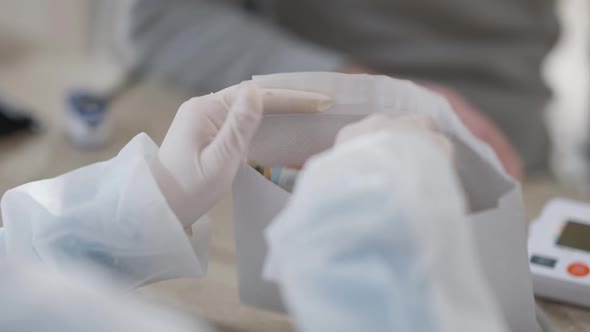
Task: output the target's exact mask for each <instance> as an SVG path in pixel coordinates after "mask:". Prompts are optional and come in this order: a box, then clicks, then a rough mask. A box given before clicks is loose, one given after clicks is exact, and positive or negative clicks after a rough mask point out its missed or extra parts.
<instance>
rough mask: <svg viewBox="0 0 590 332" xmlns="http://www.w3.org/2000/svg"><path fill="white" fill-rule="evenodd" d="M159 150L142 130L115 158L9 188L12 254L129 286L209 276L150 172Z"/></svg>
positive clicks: (7, 239) (8, 249)
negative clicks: (91, 272)
mask: <svg viewBox="0 0 590 332" xmlns="http://www.w3.org/2000/svg"><path fill="white" fill-rule="evenodd" d="M157 151H158V147H157V145H156V144H155V143H154V142H153V141H152V140H151V139H150V138H149V137H148V136H147V135H145V134H140V135H138V136H136V137H135V138H134V139H133V140H132V141H131V142H130V143H129V144H128V145H127V146H125V147H124V148H123V149H122V150H121V152H120V153H119V154H118V155H117V156H116V157H115V158H113V159H111V160H109V161H106V162H101V163H97V164H93V165H90V166H87V167H83V168H80V169H78V170H75V171H72V172H70V173H67V174H64V175H62V176H59V177H56V178H54V179H48V180H42V181H38V182H32V183H28V184H25V185H23V186H20V187H17V188H15V189H12V190H10V191H8V192H7V193H6V194H5V195H4V197H3V198H2V201H1V203H0V204H1V205H0V206H1V210H2V211H1V212H2V219H3V222H4V229H3V231H2V233H3V241H2V240H0V242H4V250H5V259H7V260H19V259H22V260H32V261H36V262H42V263H43V264H47V265H49V266H51V267H54V268H56V269H58V270H64V271H65V270H67V269H68V268H69V267H76V268H79V267H85V268H90V269H93V270H97V272H100V273H103V274H106V275H107V276H108V277H109V278H111V279H114V280H117V281H118V282H120V283H121V285H122V286H123V287H125V288H132V287H137V286H141V285H144V284H147V283H151V282H155V281H158V280H163V279H170V278H176V277H198V276H201V275H203V274H204V273H205V271H206V266H207V261H206V259H202V257H201V259H199V255H197V254H198V253H195V252H194V251H193V248H192V246H191V242H190V241H189V239H188V238H187V235H186V234H185V232H184V230H183V228H182V226H181V224H180V222H179V221H178V220H177V218H176V216H175V215H174V213H173V212H172V210H171V209H170V207H169V206H168V204H167V202H166V200H165V198H164V197H163V195H162V194H161V192H160V190H159V188H158V186H157V184H156V181H155V180H154V178H153V176H152V173H151V171H150V163H151V162H152V160H154V158H156V156H157ZM0 236H2V235H0ZM0 244H1V243H0ZM0 251H2V250H0Z"/></svg>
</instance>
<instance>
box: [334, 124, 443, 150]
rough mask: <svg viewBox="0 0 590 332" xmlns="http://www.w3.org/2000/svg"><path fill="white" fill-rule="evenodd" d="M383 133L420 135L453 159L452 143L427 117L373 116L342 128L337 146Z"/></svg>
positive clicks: (337, 137) (337, 138) (337, 139)
mask: <svg viewBox="0 0 590 332" xmlns="http://www.w3.org/2000/svg"><path fill="white" fill-rule="evenodd" d="M381 131H396V132H415V133H419V134H421V135H423V136H424V137H426V138H427V139H428V140H430V141H431V142H432V144H433V145H434V146H436V147H438V149H439V150H440V151H442V152H443V153H444V154H445V156H447V157H448V158H449V159H451V160H452V159H453V146H452V144H451V142H450V141H449V140H448V139H447V138H446V137H445V136H444V135H443V134H441V133H440V132H439V131H438V129H437V128H436V125H435V123H434V121H433V120H432V119H431V118H429V117H426V116H402V117H393V116H390V115H384V114H373V115H371V116H368V117H366V118H365V119H364V120H362V121H360V122H357V123H353V124H351V125H348V126H346V127H344V128H342V129H341V130H340V132H338V135H337V136H336V143H335V145H339V144H342V143H344V142H347V141H350V140H353V139H356V138H358V137H362V136H364V135H369V134H374V133H378V132H381Z"/></svg>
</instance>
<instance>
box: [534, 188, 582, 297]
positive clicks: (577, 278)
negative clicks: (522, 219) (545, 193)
mask: <svg viewBox="0 0 590 332" xmlns="http://www.w3.org/2000/svg"><path fill="white" fill-rule="evenodd" d="M528 249H529V263H530V267H531V272H532V275H533V288H534V292H535V295H537V296H539V297H545V298H549V299H553V300H557V301H561V302H567V303H572V304H576V305H581V306H585V307H590V204H587V203H581V202H576V201H571V200H565V199H554V200H552V201H551V202H549V203H548V204H547V205H545V208H544V209H543V211H542V212H541V215H540V216H539V217H538V218H537V219H536V220H535V221H533V223H532V224H531V226H530V229H529V240H528Z"/></svg>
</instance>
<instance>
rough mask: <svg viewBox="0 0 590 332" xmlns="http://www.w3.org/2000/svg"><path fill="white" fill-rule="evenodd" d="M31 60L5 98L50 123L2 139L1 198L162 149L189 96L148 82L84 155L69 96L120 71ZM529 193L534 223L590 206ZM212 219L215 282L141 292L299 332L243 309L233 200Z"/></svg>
mask: <svg viewBox="0 0 590 332" xmlns="http://www.w3.org/2000/svg"><path fill="white" fill-rule="evenodd" d="M27 54H28V55H26V56H24V55H22V54H16V55H15V54H3V53H2V52H0V92H3V93H8V94H10V95H12V96H14V97H16V98H18V99H20V100H22V101H24V102H25V103H26V105H28V106H30V107H31V108H32V109H34V110H35V111H36V112H37V114H38V115H39V116H40V117H41V118H42V119H43V120H44V124H45V125H46V128H45V131H44V132H43V133H42V134H41V135H38V136H34V137H31V136H27V135H24V136H23V135H21V136H15V137H12V138H9V139H6V138H3V139H0V194H1V193H3V192H4V191H5V190H7V189H10V188H12V187H14V186H16V185H19V184H22V183H25V182H28V181H31V180H35V179H42V178H47V177H52V176H55V175H58V174H61V173H63V172H66V171H69V170H72V169H74V168H77V167H80V166H83V165H87V164H90V163H93V162H96V161H100V160H105V159H108V158H111V157H113V156H114V155H115V154H116V153H117V152H118V151H119V149H120V148H121V147H123V146H124V145H125V143H127V142H128V141H129V140H130V139H131V138H132V137H133V136H134V135H136V134H138V133H140V132H142V131H143V132H146V133H148V134H149V135H150V136H151V137H152V138H153V139H154V140H155V141H156V142H160V141H161V140H162V138H163V137H164V134H165V131H166V129H167V127H168V125H169V124H170V121H171V120H172V117H173V115H174V113H175V110H176V109H177V108H178V106H179V105H180V103H181V102H182V101H183V100H185V99H186V98H187V97H188V95H182V94H179V93H178V92H177V91H174V90H172V89H171V88H170V87H168V86H164V85H161V84H158V83H155V82H143V83H141V84H139V85H138V86H136V87H134V88H133V89H131V90H130V91H129V92H128V93H126V94H125V95H124V96H123V97H122V98H121V99H120V100H118V101H117V102H116V103H115V104H114V105H113V106H112V119H113V120H114V133H113V137H112V140H111V142H110V143H109V144H108V145H107V146H106V147H104V148H101V149H97V150H79V149H77V148H76V147H74V146H72V145H71V144H70V143H69V141H68V140H67V139H66V138H65V135H64V130H63V126H62V123H63V114H64V111H65V109H64V102H63V96H64V93H65V92H66V91H68V89H71V88H73V87H81V86H82V87H90V88H94V89H98V90H101V89H104V88H105V87H107V86H109V85H111V84H112V82H113V81H114V80H116V79H117V78H118V75H120V70H119V68H117V67H116V66H113V65H109V64H106V63H100V62H98V61H91V60H90V59H88V58H85V57H82V56H74V55H65V54H51V53H34V54H33V55H31V54H30V53H27ZM524 194H525V202H526V207H527V215H528V217H529V219H530V218H532V217H534V216H536V214H537V213H538V212H539V210H540V209H541V207H542V206H543V204H544V203H545V202H546V201H547V200H549V199H551V198H552V197H558V196H559V197H570V198H575V199H580V200H584V201H590V196H582V195H578V194H576V193H573V192H570V191H568V190H567V189H564V188H561V187H559V186H558V185H557V184H556V183H555V182H554V181H552V180H551V179H550V178H547V177H537V178H531V179H527V181H526V183H525V184H524ZM210 217H211V218H212V219H213V221H214V239H213V250H212V259H211V263H210V270H209V275H208V276H207V277H206V278H204V279H201V280H172V281H166V282H160V283H157V284H154V285H150V286H147V287H144V288H142V289H140V290H139V291H138V293H140V294H141V295H142V296H146V297H154V296H156V297H158V298H164V299H167V300H170V301H173V302H175V303H178V304H179V305H180V306H181V308H184V310H186V311H187V312H189V313H194V314H195V315H198V316H200V317H204V318H205V319H207V320H209V321H210V322H212V323H213V324H214V325H216V326H217V327H218V328H219V329H220V330H221V331H228V332H232V331H235V332H238V331H239V332H246V331H252V332H254V331H256V332H264V331H269V332H270V331H272V332H277V331H292V330H293V328H292V326H291V324H290V323H289V321H288V319H287V318H286V317H285V316H283V315H278V314H273V313H269V312H264V311H259V310H256V309H253V308H249V307H245V306H242V305H240V304H239V301H238V297H237V293H238V291H237V285H236V267H235V247H234V241H233V225H232V216H231V197H227V198H226V199H224V200H223V201H222V202H221V203H220V204H219V205H218V206H217V207H216V208H215V209H214V210H213V211H212V212H211V214H210ZM540 303H541V304H542V307H543V308H545V309H546V310H547V311H548V313H549V316H550V318H551V319H552V321H553V322H554V324H555V326H556V328H557V330H558V331H563V332H566V331H568V332H574V331H590V311H588V310H585V309H580V308H574V307H570V306H567V305H562V304H557V303H552V302H546V301H541V302H540Z"/></svg>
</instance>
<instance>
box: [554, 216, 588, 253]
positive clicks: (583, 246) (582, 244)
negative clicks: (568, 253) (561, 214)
mask: <svg viewBox="0 0 590 332" xmlns="http://www.w3.org/2000/svg"><path fill="white" fill-rule="evenodd" d="M557 244H558V245H560V246H564V247H568V248H574V249H579V250H584V251H587V252H590V225H588V224H584V223H581V222H576V221H568V222H567V223H566V224H565V226H564V227H563V230H562V231H561V234H560V235H559V239H557Z"/></svg>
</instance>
